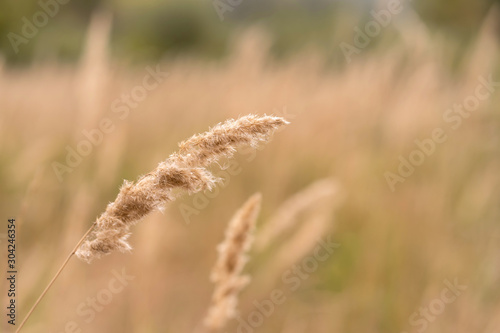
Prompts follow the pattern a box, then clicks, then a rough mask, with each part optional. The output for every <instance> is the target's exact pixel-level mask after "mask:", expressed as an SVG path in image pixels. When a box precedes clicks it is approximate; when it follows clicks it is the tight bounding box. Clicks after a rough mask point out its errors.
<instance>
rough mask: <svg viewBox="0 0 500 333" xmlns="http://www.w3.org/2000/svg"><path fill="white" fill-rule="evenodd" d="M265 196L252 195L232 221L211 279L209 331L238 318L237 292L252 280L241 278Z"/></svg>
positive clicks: (208, 314) (207, 323)
mask: <svg viewBox="0 0 500 333" xmlns="http://www.w3.org/2000/svg"><path fill="white" fill-rule="evenodd" d="M261 199H262V196H261V195H260V193H257V194H254V195H253V196H251V197H250V198H249V199H248V200H247V202H245V204H244V205H243V206H242V207H241V208H240V209H239V210H238V211H237V212H236V214H235V215H234V216H233V218H232V219H231V222H230V223H229V225H228V227H227V229H226V237H225V239H224V241H223V242H222V243H221V244H219V246H218V247H217V251H218V252H219V255H218V257H217V262H216V263H215V266H214V268H213V270H212V273H211V275H210V279H211V280H212V282H213V283H215V290H214V293H213V296H212V303H211V305H210V307H209V309H208V313H207V316H206V317H205V320H204V325H205V327H206V328H207V329H208V330H209V331H218V330H220V329H221V328H222V327H224V325H225V324H226V322H227V320H228V319H230V318H232V317H234V316H235V315H236V306H237V304H238V293H239V292H240V291H241V289H243V288H244V287H245V286H246V285H247V284H248V283H249V281H250V278H249V277H248V276H244V275H241V273H242V271H243V267H244V266H245V264H246V262H247V260H248V259H247V256H246V253H247V252H248V250H249V249H250V247H251V245H252V242H253V237H252V234H253V231H254V229H255V221H256V220H257V215H258V214H259V210H260V203H261Z"/></svg>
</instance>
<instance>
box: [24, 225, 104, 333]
mask: <svg viewBox="0 0 500 333" xmlns="http://www.w3.org/2000/svg"><path fill="white" fill-rule="evenodd" d="M95 226H96V222H94V223H93V224H92V226H91V227H90V228H89V230H87V232H86V233H85V235H83V237H82V238H81V239H80V240H79V241H78V244H76V246H75V248H74V249H73V251H71V253H70V254H69V255H68V257H67V258H66V260H64V262H63V264H62V265H61V267H60V268H59V270H58V271H57V273H56V275H54V277H53V278H52V280H51V281H50V282H49V284H48V285H47V287H46V288H45V290H44V291H43V292H42V294H41V295H40V297H38V299H37V300H36V302H35V304H33V306H32V307H31V309H30V311H29V312H28V314H27V315H26V317H24V320H23V322H22V323H21V325H19V327H18V328H17V330H16V333H18V332H19V331H20V330H21V328H23V326H24V324H25V323H26V321H27V320H28V319H29V317H30V316H31V313H33V311H34V310H35V308H36V306H37V305H38V303H40V301H41V300H42V298H43V297H44V296H45V294H46V293H47V291H49V289H50V287H52V285H53V284H54V282H55V281H56V279H57V278H58V277H59V275H60V274H61V272H62V270H63V269H64V267H66V265H67V264H68V262H69V260H70V259H71V257H72V256H73V255H74V254H75V252H76V250H78V248H79V247H80V245H81V244H82V243H83V241H84V240H85V238H87V236H88V234H89V233H90V232H91V231H92V230H93V229H94V227H95Z"/></svg>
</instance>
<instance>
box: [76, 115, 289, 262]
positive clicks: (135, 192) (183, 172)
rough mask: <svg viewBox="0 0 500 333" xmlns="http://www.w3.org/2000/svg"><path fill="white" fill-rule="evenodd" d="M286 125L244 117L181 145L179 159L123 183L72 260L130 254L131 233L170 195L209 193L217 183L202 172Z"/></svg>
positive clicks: (176, 155) (266, 118)
mask: <svg viewBox="0 0 500 333" xmlns="http://www.w3.org/2000/svg"><path fill="white" fill-rule="evenodd" d="M286 123H287V122H286V121H285V120H284V119H283V118H280V117H272V116H263V117H259V116H255V115H248V116H245V117H242V118H239V119H237V120H228V121H226V122H225V123H222V124H219V125H217V126H215V127H213V128H212V129H211V130H209V131H208V132H206V133H203V134H198V135H194V136H193V137H191V138H190V139H188V140H186V141H184V142H182V143H180V144H179V146H180V150H179V152H177V153H174V154H172V155H170V157H169V158H168V159H167V160H166V161H164V162H161V163H160V164H159V165H158V167H157V168H156V169H155V170H153V171H152V172H150V173H148V174H146V175H144V176H142V177H140V178H139V180H138V181H137V182H136V183H132V182H128V181H125V182H124V184H123V186H122V188H121V189H120V193H118V197H117V198H116V200H115V201H114V202H112V203H110V204H109V205H108V207H107V208H106V211H105V212H104V213H103V214H102V215H101V216H100V217H99V218H98V219H97V221H96V222H95V224H96V227H95V229H94V230H93V231H92V233H91V234H90V236H89V238H88V239H86V241H85V242H84V243H83V244H82V245H81V246H80V248H79V249H78V251H77V252H76V255H77V256H78V257H79V258H80V259H82V260H85V261H87V262H91V261H92V260H93V259H94V258H99V257H101V256H102V255H104V254H108V253H110V252H112V251H114V250H119V251H122V252H124V251H129V250H130V249H131V247H130V245H129V244H128V242H127V238H128V237H129V228H130V226H131V225H133V224H135V223H137V222H138V221H140V220H141V219H142V218H144V217H145V216H146V215H148V214H149V213H150V212H152V211H154V210H156V209H160V208H162V207H163V205H165V204H166V203H167V202H170V201H172V200H174V199H175V195H176V194H175V193H174V192H173V190H174V189H182V190H185V191H187V192H189V193H195V192H199V191H203V190H206V189H211V188H213V187H214V186H215V185H216V183H217V181H218V179H217V178H216V177H215V176H214V175H213V174H212V173H211V172H210V171H209V170H207V169H206V167H208V166H209V165H211V164H213V163H216V162H217V161H219V160H220V159H221V158H223V157H231V156H233V154H234V153H235V151H236V148H237V147H238V146H241V145H250V146H256V145H257V144H258V143H259V142H266V141H268V140H269V138H270V135H271V134H272V133H273V132H274V131H275V130H276V129H277V128H279V127H280V126H282V125H285V124H286Z"/></svg>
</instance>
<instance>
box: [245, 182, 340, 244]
mask: <svg viewBox="0 0 500 333" xmlns="http://www.w3.org/2000/svg"><path fill="white" fill-rule="evenodd" d="M338 192H339V185H338V184H337V182H336V181H335V180H333V179H330V178H325V179H320V180H318V181H316V182H314V183H313V184H311V185H309V186H308V187H307V188H305V189H303V190H302V191H300V192H298V193H296V194H295V195H293V196H292V197H291V198H289V199H288V200H287V201H285V202H284V203H283V204H282V205H281V206H280V207H279V208H278V210H277V211H276V213H275V214H274V216H273V217H271V219H270V220H269V221H268V222H267V223H266V224H265V225H264V227H263V229H262V230H261V231H260V232H259V236H258V237H257V240H256V244H255V245H256V247H257V248H258V249H259V250H263V249H265V248H267V247H268V246H269V245H270V244H271V243H272V242H273V241H274V240H276V238H278V237H279V236H280V235H283V234H285V233H287V232H288V231H289V230H290V229H292V228H294V227H295V226H296V225H297V220H298V218H299V215H300V214H301V213H303V212H304V211H306V210H308V209H311V208H312V207H316V205H317V204H318V203H319V202H321V200H322V199H325V198H328V197H332V196H333V195H335V194H338Z"/></svg>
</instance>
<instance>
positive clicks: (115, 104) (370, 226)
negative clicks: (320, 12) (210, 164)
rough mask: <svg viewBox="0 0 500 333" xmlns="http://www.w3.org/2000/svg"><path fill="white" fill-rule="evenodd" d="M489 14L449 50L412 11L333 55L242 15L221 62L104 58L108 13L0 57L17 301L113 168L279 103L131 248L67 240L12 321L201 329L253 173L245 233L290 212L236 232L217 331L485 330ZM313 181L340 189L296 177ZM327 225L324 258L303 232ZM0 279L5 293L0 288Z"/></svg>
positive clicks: (489, 255) (495, 160)
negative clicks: (26, 57)
mask: <svg viewBox="0 0 500 333" xmlns="http://www.w3.org/2000/svg"><path fill="white" fill-rule="evenodd" d="M492 22H495V20H494V19H493V20H492V19H491V18H490V20H489V21H488V20H487V21H485V23H484V25H483V27H482V29H481V31H480V32H479V33H478V34H477V36H476V37H475V38H474V40H473V42H472V43H471V44H470V45H468V46H467V49H466V50H465V51H464V52H463V56H462V57H456V56H454V55H455V54H456V53H457V52H458V50H459V49H460V48H461V47H462V46H460V45H455V44H454V43H453V42H449V41H448V40H447V39H446V37H445V36H443V35H439V34H429V33H427V32H426V31H425V30H422V29H419V27H418V26H417V27H415V26H407V27H405V28H403V27H402V28H401V30H400V33H401V35H402V36H406V37H408V39H406V38H400V39H398V40H397V41H394V42H393V43H391V44H390V45H381V46H379V47H377V48H375V49H372V50H369V51H368V50H361V52H360V54H359V55H356V56H355V57H354V58H353V61H351V62H350V63H348V64H347V63H345V64H344V65H343V66H332V65H331V64H329V63H328V62H327V61H326V60H325V58H324V55H323V53H322V52H320V51H318V50H316V49H314V48H310V49H304V50H302V51H300V52H298V53H297V54H295V55H294V56H291V57H289V58H287V59H285V60H283V61H281V62H278V61H275V60H273V59H271V58H270V57H268V48H267V46H268V45H269V44H270V43H269V40H268V37H267V35H266V33H265V31H264V30H261V29H259V28H257V27H255V28H252V29H248V30H246V31H243V32H241V33H239V34H238V35H237V36H235V38H234V42H233V45H232V51H231V52H230V56H229V57H227V58H224V59H222V60H218V61H201V60H199V59H197V58H194V57H181V56H179V57H178V58H173V59H166V60H164V61H162V62H160V63H158V64H156V63H151V64H146V65H144V66H129V65H127V64H126V63H121V62H116V61H113V60H111V59H110V58H109V57H107V50H106V47H105V46H104V45H106V42H105V41H106V24H105V23H106V21H102V22H100V23H101V24H95V26H94V27H93V28H91V30H90V31H91V33H90V35H89V36H90V37H89V38H88V40H87V47H86V51H85V53H84V54H82V60H81V62H80V63H79V64H77V65H74V66H73V65H68V64H62V63H59V62H56V61H55V62H53V63H46V62H44V63H37V62H35V63H33V64H32V65H30V66H29V67H27V68H17V69H14V68H10V67H7V66H3V67H2V69H1V71H0V73H1V74H0V109H1V112H0V151H1V158H0V183H1V184H2V185H1V187H0V207H1V211H2V218H3V219H4V220H6V219H7V218H8V217H14V218H16V221H17V244H18V245H17V246H18V249H17V256H18V259H17V260H18V264H17V265H18V270H19V274H18V285H17V288H18V298H17V304H18V311H19V312H18V319H17V320H18V321H20V320H21V319H22V318H23V317H24V315H25V314H26V312H27V311H28V310H29V308H30V306H31V305H32V304H33V302H34V301H35V300H36V298H37V297H38V295H39V294H40V293H41V291H42V290H43V288H44V287H45V285H46V284H47V283H48V281H49V280H50V278H51V277H52V275H53V274H54V273H55V271H56V270H57V268H58V266H59V265H60V263H61V262H62V261H63V260H64V258H65V256H66V255H67V253H68V252H69V251H71V249H72V248H73V246H74V245H75V244H76V242H77V241H78V239H79V238H80V237H81V236H82V235H83V233H84V232H85V230H87V229H88V227H89V226H90V224H91V223H92V222H93V221H94V220H95V218H96V217H97V216H98V215H99V214H100V213H101V212H103V211H104V209H105V208H106V205H107V204H108V203H109V202H111V201H113V200H114V199H115V197H116V195H117V193H118V189H119V186H120V185H121V184H122V182H123V179H128V180H135V179H137V177H138V176H139V175H141V174H145V173H148V172H149V171H150V170H152V169H153V168H155V167H156V165H157V163H158V162H160V161H162V160H164V159H165V158H167V157H168V155H170V154H171V153H172V152H174V151H175V150H177V143H178V142H180V141H182V140H184V139H186V138H188V137H190V136H191V135H192V134H194V133H200V132H203V131H206V130H207V129H208V128H209V127H210V126H213V125H215V124H217V123H219V122H222V121H224V120H226V119H228V118H236V117H238V116H243V115H246V114H249V113H255V114H260V115H262V114H275V115H278V116H282V117H284V118H286V119H287V120H289V121H290V125H288V126H287V127H286V128H284V129H283V130H280V131H279V132H277V133H276V134H275V135H274V137H273V139H272V140H271V142H269V143H268V144H266V145H265V146H262V149H258V150H256V151H252V150H248V149H243V150H242V151H240V152H239V153H238V154H237V155H236V158H235V159H232V160H231V161H229V160H228V161H223V162H222V163H221V166H223V167H227V169H225V170H223V171H221V170H220V169H219V168H215V169H214V173H215V174H218V175H220V176H222V177H223V178H224V179H225V182H224V183H223V184H222V185H220V186H219V187H218V188H217V189H215V190H213V191H212V192H206V193H201V194H195V195H192V196H188V195H184V196H182V197H181V198H180V199H179V200H177V201H175V202H173V203H171V204H169V205H168V206H167V207H166V209H165V211H164V212H163V213H160V212H157V213H154V214H152V215H150V216H148V217H147V218H146V219H145V220H144V221H143V222H141V223H140V224H138V225H137V226H135V227H133V229H132V237H131V238H130V243H131V245H132V246H133V248H134V249H133V251H132V253H131V254H121V253H112V254H111V255H109V256H106V257H103V258H102V259H100V260H96V261H95V262H93V263H92V264H90V265H88V264H86V263H84V262H81V261H79V260H77V259H76V258H73V259H72V261H71V262H70V263H69V265H68V267H67V268H66V270H65V271H64V272H63V274H62V275H61V277H60V279H59V280H58V281H57V282H56V283H55V284H54V286H53V288H52V289H51V290H50V291H49V293H48V294H47V296H46V298H45V299H44V300H43V301H42V303H41V304H40V306H39V307H38V308H37V309H36V310H35V312H34V313H33V316H32V317H31V318H30V320H29V321H28V323H27V325H26V327H25V328H24V329H23V331H24V332H27V333H28V332H54V333H55V332H57V333H61V332H144V333H148V332H194V331H196V330H198V329H200V325H201V323H202V320H203V318H204V316H205V313H206V311H207V308H208V305H209V304H210V297H211V294H212V292H213V285H212V284H211V282H210V280H209V273H210V270H211V267H212V266H213V265H214V263H215V261H216V257H217V252H216V245H217V244H218V243H220V242H221V241H222V239H223V237H224V230H225V228H226V226H227V223H228V221H229V219H230V218H231V216H232V215H233V214H234V212H235V211H236V210H237V209H238V208H239V207H240V206H241V205H242V204H243V203H244V202H245V201H246V200H247V199H248V198H249V197H250V196H251V195H252V194H253V193H255V192H260V193H262V209H261V212H260V215H259V217H258V220H257V230H256V233H255V238H256V244H257V245H258V244H259V235H263V232H264V230H265V229H266V225H267V224H269V223H272V221H276V220H280V218H282V219H285V218H284V217H283V214H284V213H283V212H285V213H286V212H289V211H291V215H292V216H288V217H287V218H288V220H285V221H287V223H288V224H287V225H286V228H285V229H286V230H284V231H283V232H280V233H279V234H277V235H273V236H272V237H271V238H270V240H269V241H268V242H267V244H264V245H262V246H260V247H258V246H256V247H254V248H253V249H252V250H251V251H250V254H249V258H250V260H249V262H248V264H247V266H246V268H245V274H248V275H249V276H251V278H252V281H251V282H250V284H249V285H248V286H247V287H246V288H245V289H244V290H243V292H242V293H241V295H240V297H239V310H240V312H239V314H240V317H238V318H236V319H233V320H231V321H230V322H229V324H228V325H227V327H226V328H225V329H224V330H222V332H246V333H249V332H283V333H303V332H317V333H323V332H324V333H331V332H344V333H350V332H352V333H355V332H384V333H385V332H408V333H410V332H424V331H425V332H429V333H432V332H436V333H437V332H439V333H442V332H454V333H460V332H463V333H469V332H482V333H495V332H499V331H500V320H499V318H500V306H499V304H500V303H499V300H500V293H499V291H498V285H499V283H500V269H499V267H500V266H499V259H500V247H499V240H500V226H499V221H500V210H499V205H498V198H499V195H500V173H499V168H500V154H499V147H500V113H499V107H500V94H499V93H498V88H499V84H498V83H496V82H497V81H496V79H497V78H499V76H498V75H497V74H498V70H497V69H498V55H499V53H498V46H497V43H496V41H495V38H494V28H493V24H492ZM98 23H99V22H98ZM405 29H406V30H405ZM382 44H383V43H382ZM332 48H335V50H337V51H338V44H333V45H332ZM324 179H329V180H333V181H334V184H335V191H330V192H329V191H327V192H328V193H326V194H325V193H323V194H319V195H318V194H317V193H316V194H314V193H315V192H314V191H311V190H309V192H307V190H306V194H304V193H302V197H301V196H300V192H301V191H302V190H304V189H307V188H308V187H309V186H310V185H312V184H314V183H315V182H317V181H319V180H324ZM309 189H310V187H309ZM297 193H299V194H298V197H299V199H296V198H297V197H295V201H291V202H292V204H290V203H288V206H282V205H283V204H285V205H286V202H287V200H289V199H290V198H292V199H290V200H294V199H293V198H294V195H295V194H297ZM314 195H317V197H314ZM311 198H312V199H311ZM289 202H290V201H289ZM300 203H303V205H302V206H303V207H297V209H296V212H295V211H293V209H294V208H295V206H297V205H299V206H300ZM280 211H281V214H282V215H279V214H278V213H279V212H280ZM285 215H286V214H285ZM4 225H5V224H4V223H2V226H4ZM2 228H3V229H2V230H0V235H3V236H5V234H6V227H5V228H4V227H2ZM0 241H1V242H2V258H4V259H5V260H4V259H2V265H3V263H4V262H6V250H5V244H6V238H0ZM329 241H331V242H333V243H334V244H335V246H334V247H331V249H333V250H332V251H331V253H330V252H329V251H328V250H325V252H321V253H322V256H321V258H322V259H324V260H319V259H318V256H317V252H318V248H317V246H318V245H321V244H325V243H328V242H329ZM323 249H325V248H324V247H323ZM325 253H327V254H328V255H326V254H325ZM2 267H4V266H2ZM2 269H3V268H2ZM0 286H2V291H4V290H6V287H7V285H6V281H5V280H2V282H1V284H0ZM0 299H1V300H2V304H4V305H5V304H7V303H6V302H7V301H8V300H7V294H6V292H2V295H1V296H0ZM270 302H271V303H270ZM270 304H272V305H270ZM2 308H4V307H3V306H2ZM3 312H4V311H2V318H3V319H2V323H1V324H0V327H2V332H3V331H5V332H9V331H10V329H11V327H10V325H8V324H7V323H6V320H5V315H3ZM80 330H81V331H80Z"/></svg>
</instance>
